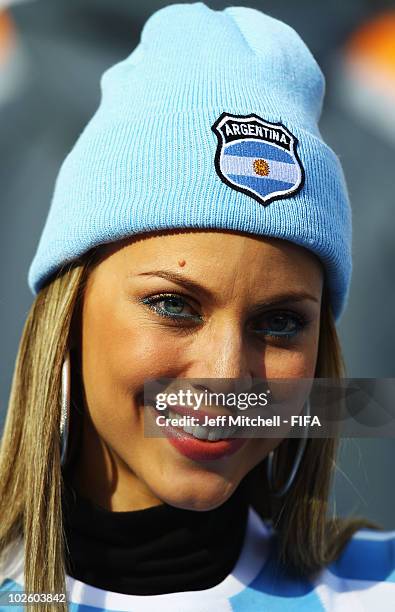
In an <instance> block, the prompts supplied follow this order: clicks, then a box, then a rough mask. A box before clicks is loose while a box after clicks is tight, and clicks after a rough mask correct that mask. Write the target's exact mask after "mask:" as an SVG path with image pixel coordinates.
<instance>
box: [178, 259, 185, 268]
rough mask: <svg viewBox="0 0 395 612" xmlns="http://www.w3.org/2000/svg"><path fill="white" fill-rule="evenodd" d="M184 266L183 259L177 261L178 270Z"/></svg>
mask: <svg viewBox="0 0 395 612" xmlns="http://www.w3.org/2000/svg"><path fill="white" fill-rule="evenodd" d="M185 264H186V261H185V259H179V260H178V265H179V266H180V268H183V267H184V266H185Z"/></svg>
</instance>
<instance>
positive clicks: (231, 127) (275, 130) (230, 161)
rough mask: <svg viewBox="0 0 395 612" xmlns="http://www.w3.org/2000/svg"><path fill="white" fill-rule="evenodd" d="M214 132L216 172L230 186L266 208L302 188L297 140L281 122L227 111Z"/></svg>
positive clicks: (212, 127)
mask: <svg viewBox="0 0 395 612" xmlns="http://www.w3.org/2000/svg"><path fill="white" fill-rule="evenodd" d="M211 129H212V130H213V132H214V133H215V134H216V136H217V138H218V146H217V151H216V154H215V169H216V171H217V174H218V176H219V177H220V179H221V180H222V181H223V182H224V183H225V184H226V185H228V186H229V187H232V188H233V189H236V190H237V191H241V192H242V193H245V194H247V195H248V196H251V197H252V198H255V200H257V201H258V202H260V203H261V204H264V205H267V204H270V202H272V201H273V200H279V199H281V198H286V197H289V196H290V195H292V194H294V193H296V192H297V191H299V189H301V187H302V186H303V182H304V170H303V166H302V163H301V161H300V159H299V156H298V154H297V151H296V148H297V145H298V140H297V138H296V137H295V136H294V135H293V134H291V132H290V131H289V130H288V129H287V128H286V127H285V126H284V125H283V124H282V123H270V122H268V121H265V120H264V119H262V118H261V117H258V115H255V114H251V115H232V114H228V113H226V112H225V113H222V115H221V116H220V117H219V118H218V119H217V121H216V122H215V123H214V124H213V125H212V126H211Z"/></svg>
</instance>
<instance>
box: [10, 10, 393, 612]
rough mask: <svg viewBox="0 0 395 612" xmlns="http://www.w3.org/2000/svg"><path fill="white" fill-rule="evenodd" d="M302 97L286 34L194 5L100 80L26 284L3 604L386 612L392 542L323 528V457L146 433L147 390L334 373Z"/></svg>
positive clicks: (303, 77)
mask: <svg viewBox="0 0 395 612" xmlns="http://www.w3.org/2000/svg"><path fill="white" fill-rule="evenodd" d="M323 86H324V84H323V76H322V74H321V71H320V70H319V68H318V66H317V64H316V62H315V60H314V59H313V57H312V55H311V54H310V53H309V51H308V50H307V48H306V47H305V45H304V43H303V42H302V41H301V40H300V38H299V37H298V36H297V34H296V33H295V32H294V31H293V30H292V29H291V28H289V27H288V26H286V25H284V24H283V23H281V22H279V21H276V20H274V19H272V18H269V17H267V16H265V15H263V14H262V13H260V12H258V11H255V10H251V9H244V8H228V9H226V10H224V11H222V12H216V11H212V10H210V9H209V8H208V7H207V6H205V5H204V4H203V3H197V4H192V5H188V4H187V5H185V4H183V5H173V6H170V7H167V8H165V9H162V10H160V11H158V12H157V13H155V14H154V15H153V16H152V17H151V18H150V19H149V21H148V22H147V24H146V25H145V27H144V30H143V33H142V39H141V43H140V44H139V46H138V47H137V48H136V50H135V51H134V52H133V53H132V54H131V55H130V57H128V58H127V59H126V60H125V61H124V62H121V63H120V64H118V65H116V66H115V67H113V68H111V69H110V70H109V71H107V73H106V74H105V75H104V77H103V80H102V101H101V105H100V107H99V109H98V111H97V113H96V114H95V116H94V117H93V119H92V120H91V122H90V123H89V125H88V126H87V128H86V129H85V130H84V132H83V134H82V135H81V136H80V138H79V140H78V142H77V144H76V145H75V147H74V149H73V150H72V151H71V153H70V154H69V156H68V157H67V159H66V161H65V163H64V165H63V167H62V169H61V172H60V175H59V177H58V180H57V184H56V188H55V194H54V198H53V202H52V205H51V209H50V213H49V216H48V219H47V221H46V225H45V228H44V232H43V234H42V237H41V240H40V243H39V246H38V250H37V253H36V255H35V258H34V261H33V262H32V265H31V268H30V271H29V283H30V287H31V289H32V291H33V293H34V294H35V295H36V298H35V301H34V304H33V306H32V309H31V312H30V314H29V317H28V320H27V323H26V327H25V330H24V332H23V337H22V341H21V345H20V350H19V354H18V358H17V364H16V370H15V377H14V381H13V386H12V392H11V398H10V407H9V412H8V416H7V422H6V427H5V431H4V436H3V442H2V454H1V478H0V487H1V496H0V500H1V501H0V504H1V517H2V521H1V527H0V541H1V549H2V553H3V554H2V560H3V566H2V586H1V589H2V591H3V595H2V596H3V597H9V596H10V592H11V593H12V591H17V590H21V589H22V588H23V589H24V590H25V591H28V592H29V593H31V594H34V593H35V594H45V593H49V594H51V597H52V599H51V598H48V597H47V598H46V599H45V597H44V599H41V600H40V601H41V603H40V609H42V610H55V609H56V610H59V609H61V610H66V609H67V607H66V603H65V601H64V598H62V593H63V594H64V593H65V592H66V587H67V600H68V601H69V609H71V610H81V611H82V610H170V609H171V610H180V611H181V610H182V611H183V612H184V611H188V610H194V611H199V612H201V611H203V610H210V611H211V610H235V611H238V610H264V609H270V610H274V609H279V610H291V609H292V610H312V611H319V610H324V609H327V610H340V609H342V610H344V609H347V610H348V609H350V610H351V609H352V610H357V609H358V610H359V609H361V610H362V609H364V610H366V609H372V606H373V604H372V602H373V601H374V602H375V604H374V605H375V606H376V607H379V608H380V610H389V609H390V608H391V606H392V605H393V602H394V601H395V595H394V587H393V584H392V585H391V579H390V577H389V578H388V576H390V574H391V571H393V566H392V565H391V560H390V557H391V550H393V543H392V540H391V539H390V535H389V534H379V535H375V532H374V531H373V530H365V531H360V532H359V533H358V534H356V535H353V534H354V532H356V531H357V530H359V528H360V527H361V525H363V524H364V523H363V521H350V522H344V521H340V520H336V519H330V518H329V517H328V516H327V514H328V513H327V506H328V494H329V488H330V480H331V473H332V470H333V467H334V462H335V451H336V443H335V440H333V439H329V438H328V439H314V438H309V439H303V438H301V439H287V438H284V439H283V440H281V439H275V438H266V439H262V438H249V439H244V440H242V443H241V442H239V441H238V442H237V444H235V443H234V441H232V440H231V439H230V440H229V439H228V440H226V439H219V440H209V439H207V437H208V433H207V431H203V432H198V431H196V430H194V429H193V428H192V430H191V431H190V432H189V433H187V432H185V431H183V430H180V429H178V437H177V439H174V438H171V437H166V436H164V437H158V436H156V437H150V436H146V435H144V425H145V422H144V419H145V414H146V413H145V411H144V406H145V401H144V385H145V382H146V381H147V380H152V379H155V380H156V379H163V378H166V379H171V380H174V379H175V380H180V379H188V380H193V379H196V378H204V379H219V380H220V381H226V380H228V379H232V380H233V379H242V380H244V381H245V380H247V381H248V380H249V381H251V380H252V379H255V378H265V379H271V378H292V379H311V378H314V377H328V378H334V379H336V378H340V377H341V376H342V375H343V374H344V370H343V364H342V359H341V352H340V348H339V344H338V339H337V333H336V321H337V320H338V319H339V318H340V316H341V313H342V312H343V309H344V307H345V304H346V300H347V295H348V288H349V282H350V274H351V255H350V254H351V227H350V208H349V203H348V199H347V193H346V188H345V185H344V179H343V175H342V171H341V167H340V165H339V162H338V160H337V158H336V156H335V155H334V153H333V152H332V151H331V150H330V149H329V148H328V147H327V146H326V145H325V144H324V142H323V141H322V139H321V136H320V134H319V131H318V128H317V120H318V117H319V114H320V109H321V104H322V96H323ZM197 434H199V435H197ZM199 436H200V437H199ZM202 438H203V439H202ZM240 440H241V439H240ZM59 442H60V443H59ZM365 525H366V526H367V523H365ZM391 547H392V548H391ZM373 555H374V558H375V561H374V563H373V564H372V565H373V567H371V566H370V565H369V563H368V562H367V560H368V561H369V562H370V560H371V559H372V556H373ZM65 577H66V578H67V583H66V582H65ZM386 580H388V581H387V582H385V581H386ZM55 594H58V595H55ZM8 601H9V600H8ZM15 601H16V600H15ZM3 603H4V599H3V600H2V604H3ZM0 609H1V608H0ZM391 609H392V608H391Z"/></svg>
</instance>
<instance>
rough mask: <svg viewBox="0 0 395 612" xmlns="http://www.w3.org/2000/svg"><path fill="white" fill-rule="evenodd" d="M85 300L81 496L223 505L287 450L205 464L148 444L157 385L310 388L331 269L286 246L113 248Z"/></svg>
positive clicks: (109, 503) (131, 502)
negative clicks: (176, 381)
mask: <svg viewBox="0 0 395 612" xmlns="http://www.w3.org/2000/svg"><path fill="white" fill-rule="evenodd" d="M105 255H106V256H105V258H104V259H103V260H102V261H101V262H100V263H99V264H98V265H97V266H96V267H95V268H93V270H92V272H91V274H90V276H89V279H88V283H87V286H86V289H85V293H84V299H83V308H82V321H81V322H82V325H81V332H82V334H81V345H80V348H81V365H82V379H83V392H84V393H83V395H84V402H85V406H84V407H83V409H84V412H85V416H84V426H83V436H82V444H81V448H80V454H79V458H78V466H77V469H76V470H75V473H74V479H75V484H76V485H77V486H78V488H79V489H80V490H81V492H82V493H84V494H85V496H87V497H90V498H91V499H92V500H93V501H95V502H96V503H98V504H99V505H102V506H103V507H106V508H108V509H111V510H115V511H126V510H135V509H142V508H146V507H149V506H152V505H156V504H159V503H161V502H163V501H164V502H167V503H169V504H171V505H174V506H177V507H180V508H186V509H193V510H209V509H212V508H215V507H217V506H219V505H221V504H222V503H223V502H225V501H226V500H227V499H228V497H229V496H230V495H231V494H232V493H233V491H234V490H235V488H236V487H237V485H238V484H239V483H240V481H241V480H242V479H243V478H244V476H245V475H246V474H247V473H248V472H249V471H250V470H251V469H252V468H253V467H254V466H256V465H257V464H258V463H259V462H260V461H261V460H262V459H263V458H264V457H265V456H266V455H267V454H268V452H269V451H270V450H272V448H274V446H276V445H277V444H278V442H279V441H278V440H275V439H273V438H271V439H270V438H269V439H258V438H251V439H247V438H244V440H243V442H244V443H243V445H242V446H241V447H240V448H239V449H238V450H237V451H236V452H234V453H233V454H229V455H225V456H221V457H220V458H217V459H212V458H211V459H207V458H206V459H203V460H196V459H192V458H191V457H189V456H186V455H185V454H184V453H183V452H181V451H180V450H178V449H177V448H176V447H175V446H174V445H173V444H171V443H170V441H169V439H168V438H166V437H145V436H144V408H143V391H144V383H145V381H147V380H148V379H156V378H163V377H165V378H217V379H218V378H219V379H222V378H246V377H248V378H249V377H258V378H262V377H265V378H268V379H270V378H298V377H306V378H313V377H314V374H315V366H316V359H317V350H318V339H319V321H320V308H321V293H322V285H323V276H322V268H321V264H320V263H319V261H318V259H316V257H315V256H314V255H313V254H311V253H310V252H309V251H307V250H305V249H303V248H301V247H298V246H297V245H294V244H292V243H290V242H287V241H284V240H278V239H261V238H258V237H252V236H247V235H243V234H237V233H230V232H229V233H228V232H217V231H205V232H203V231H202V232H196V231H190V232H180V233H173V234H160V235H155V236H149V237H145V238H139V239H138V240H134V241H132V240H129V241H127V242H123V243H118V244H116V245H111V246H110V247H106V252H105Z"/></svg>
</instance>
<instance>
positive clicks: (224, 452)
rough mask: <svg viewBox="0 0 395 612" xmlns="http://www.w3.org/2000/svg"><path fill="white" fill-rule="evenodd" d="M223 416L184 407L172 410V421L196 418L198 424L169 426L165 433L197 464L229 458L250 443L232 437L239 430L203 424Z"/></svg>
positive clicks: (178, 448)
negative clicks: (173, 419) (206, 420)
mask: <svg viewBox="0 0 395 612" xmlns="http://www.w3.org/2000/svg"><path fill="white" fill-rule="evenodd" d="M217 416H220V415H218V413H217V414H213V413H211V412H208V411H206V410H200V409H199V411H194V410H190V409H188V408H185V407H184V406H172V407H171V408H169V417H170V418H176V419H177V418H178V419H179V418H180V417H181V418H182V417H184V419H185V417H189V418H192V417H194V419H195V423H196V422H197V423H198V424H197V425H184V426H182V427H178V426H173V425H171V424H166V425H164V426H163V427H161V429H163V430H164V433H165V434H166V436H167V438H168V440H169V442H170V444H171V445H172V446H173V447H175V448H176V449H177V450H178V451H179V452H180V453H182V454H183V455H185V456H186V457H188V458H189V459H192V460H194V461H211V460H215V459H220V458H222V457H225V456H229V455H233V453H235V452H236V451H237V450H239V448H241V446H242V445H243V444H244V443H245V442H246V439H243V438H231V437H230V436H232V435H233V434H234V433H235V431H236V430H237V429H238V428H237V427H234V428H230V427H207V426H203V425H201V424H200V423H202V422H204V421H205V419H206V417H207V418H213V417H217Z"/></svg>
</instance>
